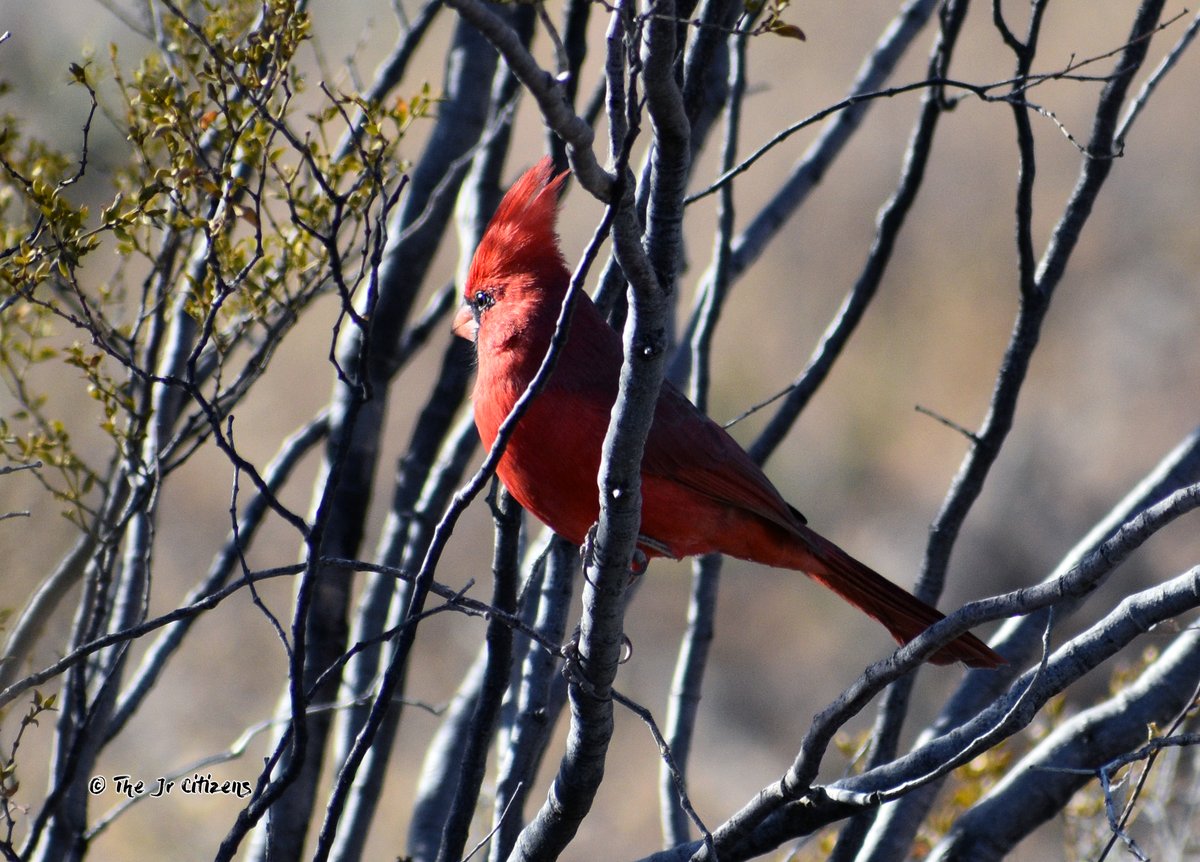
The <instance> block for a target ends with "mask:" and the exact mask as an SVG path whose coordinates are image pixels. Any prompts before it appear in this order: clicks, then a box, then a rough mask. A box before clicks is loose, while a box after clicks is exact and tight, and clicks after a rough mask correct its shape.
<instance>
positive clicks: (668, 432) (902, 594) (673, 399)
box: [454, 158, 1004, 667]
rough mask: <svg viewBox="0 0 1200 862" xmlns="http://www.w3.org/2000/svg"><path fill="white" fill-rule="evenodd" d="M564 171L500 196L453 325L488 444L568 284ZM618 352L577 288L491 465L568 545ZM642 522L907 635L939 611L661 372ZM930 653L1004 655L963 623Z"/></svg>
mask: <svg viewBox="0 0 1200 862" xmlns="http://www.w3.org/2000/svg"><path fill="white" fill-rule="evenodd" d="M565 177H566V174H560V175H559V176H558V177H555V176H554V168H553V164H552V163H551V161H550V160H549V159H548V158H547V159H543V160H542V161H541V162H540V163H539V164H538V165H536V166H535V167H533V168H531V169H530V170H529V171H528V172H526V174H525V175H524V176H523V177H521V179H520V180H518V181H517V183H516V184H515V185H514V186H513V187H512V188H511V189H510V190H509V192H508V194H506V195H505V196H504V200H503V201H501V203H500V206H499V208H498V209H497V210H496V214H495V216H493V217H492V221H491V223H490V224H489V225H488V228H487V231H486V232H485V233H484V235H483V239H482V240H481V241H480V243H479V248H478V249H477V250H476V252H475V258H474V260H473V261H472V262H471V269H470V271H469V273H468V275H467V283H466V289H465V291H464V295H465V300H466V304H465V305H464V307H463V308H462V309H461V310H460V311H459V313H458V316H457V317H455V319H454V331H455V332H456V333H457V334H459V335H461V336H463V337H464V338H472V337H473V338H474V339H475V344H476V352H477V353H478V356H479V376H478V379H477V380H476V382H475V394H474V401H475V424H476V425H477V426H478V428H479V436H480V437H481V438H482V439H483V444H484V445H485V446H489V447H490V446H491V445H492V443H493V442H494V441H495V439H496V432H497V429H498V428H499V427H500V423H501V422H503V421H504V419H505V417H506V416H508V414H509V411H510V410H512V407H513V404H514V403H515V402H516V401H517V399H518V398H520V397H521V394H522V393H523V392H524V391H525V388H526V386H528V385H529V381H530V380H531V379H532V378H533V376H534V374H535V373H536V372H537V369H538V366H539V365H540V364H541V361H542V357H543V356H545V354H546V350H547V348H548V346H549V344H550V338H551V336H552V334H553V332H554V328H555V322H556V320H557V318H558V314H559V310H560V308H561V306H562V301H563V297H564V295H565V294H566V291H567V286H568V284H569V281H570V273H569V271H568V270H567V267H566V264H565V262H564V261H563V257H562V253H561V252H560V251H559V248H558V237H557V235H556V234H555V221H556V218H557V212H558V191H559V189H560V187H561V186H562V183H563V180H564V178H565ZM621 360H622V354H621V338H620V336H619V335H618V334H617V333H616V331H615V330H613V329H612V327H610V326H609V325H608V323H607V322H606V321H605V320H604V318H603V317H602V316H601V314H600V312H599V311H598V310H597V309H596V307H595V306H594V305H593V304H592V302H591V300H590V299H589V298H588V297H587V295H586V294H583V295H580V296H579V297H578V298H577V299H576V300H575V307H574V315H573V317H572V320H571V329H570V334H569V336H568V339H567V342H566V344H565V345H564V349H563V350H562V352H561V353H560V354H559V357H558V364H557V366H556V367H555V369H554V373H553V374H552V375H551V376H550V379H549V381H548V382H547V385H546V387H545V389H543V390H542V392H541V393H540V394H539V395H538V397H537V398H535V399H534V400H533V402H532V403H531V404H530V406H529V409H528V411H527V412H526V413H525V414H524V416H522V418H521V420H520V421H519V422H518V423H517V427H516V430H515V432H514V433H513V435H512V437H511V438H510V439H509V441H508V446H507V448H506V449H505V451H504V456H503V457H502V458H501V459H500V464H499V466H498V467H497V470H496V472H497V473H498V474H499V476H500V479H501V480H502V481H503V482H504V484H505V485H506V486H507V487H508V490H509V491H510V492H512V495H513V496H514V497H515V498H516V499H517V500H518V501H519V502H520V503H521V505H522V506H524V507H525V508H526V509H528V510H529V511H530V512H532V513H533V514H534V515H536V516H537V517H538V518H539V519H540V520H541V521H543V522H544V523H546V524H547V525H549V527H550V528H551V529H552V530H554V532H556V533H558V534H559V535H560V536H563V537H564V538H566V539H568V540H570V541H572V542H575V543H576V544H579V543H582V542H583V540H584V537H585V536H586V535H587V532H588V530H589V529H590V528H591V526H592V525H593V524H595V523H596V521H597V519H598V517H599V492H598V491H597V474H598V473H599V471H600V450H601V446H602V444H603V441H604V435H605V432H606V430H607V428H608V422H609V414H610V411H611V409H612V405H613V402H614V401H615V400H616V397H617V381H618V376H619V373H620V368H621ZM640 533H641V535H642V536H643V537H644V539H645V541H644V542H643V543H642V544H641V545H640V547H641V549H642V551H643V552H644V553H645V554H646V555H647V557H654V556H669V557H672V558H675V559H678V558H680V557H687V556H691V555H693V554H707V553H711V552H713V551H716V552H719V553H722V554H728V555H729V556H731V557H738V558H740V559H743V560H752V561H754V562H756V563H764V564H766V565H768V566H775V567H777V568H782V569H795V570H797V571H801V572H804V573H805V574H807V575H808V576H809V577H811V578H813V579H815V580H816V581H819V582H820V583H822V584H824V585H825V586H827V587H829V588H830V589H831V590H833V591H834V592H835V593H837V594H838V595H839V596H841V597H842V598H844V599H845V600H846V601H848V602H850V604H852V605H854V606H855V607H856V608H859V609H860V610H862V611H863V612H864V613H866V614H867V615H869V616H871V617H874V618H875V619H877V620H879V622H881V623H883V625H884V626H886V627H887V629H888V631H889V632H891V633H892V636H893V637H895V638H896V639H897V640H898V641H899V642H901V643H904V642H907V641H909V640H911V639H912V638H915V637H916V636H917V635H919V634H920V633H921V632H923V631H924V630H925V629H926V628H928V627H929V626H931V625H933V624H934V623H935V622H937V621H938V620H940V619H942V615H941V614H940V613H938V612H937V611H936V610H934V609H933V608H931V607H929V606H928V605H926V604H925V603H924V602H922V601H920V600H919V599H917V598H915V597H914V596H912V595H910V594H909V593H907V592H906V591H904V590H902V589H901V588H900V587H898V586H896V585H895V584H893V583H892V582H891V581H888V580H886V579H885V578H883V577H882V576H881V575H879V574H876V573H875V572H874V571H872V570H871V569H869V568H867V567H866V566H864V565H863V564H862V563H860V562H858V560H855V559H854V558H853V557H851V556H850V555H849V554H847V553H846V552H845V551H843V550H842V549H841V548H839V547H838V546H837V545H835V544H833V543H832V542H830V541H829V540H828V539H825V538H823V537H822V536H820V535H818V534H817V533H816V532H814V531H813V530H811V529H809V528H808V527H806V526H805V521H804V517H803V516H802V515H801V514H800V513H799V512H798V511H796V510H795V509H794V508H792V507H791V506H790V505H788V504H787V502H785V501H784V499H783V498H782V497H781V496H780V495H779V492H778V491H777V490H775V486H774V485H772V484H771V482H770V480H769V479H767V477H766V476H765V475H764V474H763V472H762V470H760V469H759V468H758V465H757V464H755V463H754V461H752V460H751V459H750V456H749V455H747V454H746V452H745V451H744V450H743V449H742V447H741V446H739V445H738V444H737V442H736V441H734V439H733V438H732V437H730V436H729V435H728V434H727V433H726V432H725V430H724V429H723V428H721V427H720V426H719V425H717V424H716V423H715V422H713V421H712V420H711V419H709V418H708V417H707V416H705V415H704V414H703V413H701V412H700V411H699V410H698V409H697V408H696V407H695V405H693V404H692V403H691V402H690V401H688V399H687V398H686V397H684V395H683V394H682V393H680V392H679V390H678V389H676V388H675V387H674V386H672V385H671V384H670V383H663V386H662V392H661V394H660V395H659V397H658V406H657V407H656V408H655V412H654V423H653V425H652V426H651V428H650V435H649V437H648V438H647V440H646V449H645V455H644V457H643V460H642V524H641V530H640ZM930 661H932V662H934V663H936V664H952V663H954V662H964V663H966V664H968V665H970V666H971V667H995V666H997V665H1000V664H1003V663H1004V659H1003V658H1001V657H1000V656H999V655H998V654H996V653H995V652H993V651H992V650H990V649H989V648H988V647H987V646H986V645H985V644H984V643H983V642H982V641H980V640H979V639H978V638H976V637H974V636H973V635H970V634H964V635H962V636H961V637H959V638H957V639H956V640H954V641H952V642H951V643H949V644H948V645H946V646H945V647H943V648H942V649H940V650H939V651H938V652H936V653H935V654H934V655H933V657H932V658H931V659H930Z"/></svg>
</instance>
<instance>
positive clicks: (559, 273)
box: [454, 157, 570, 345]
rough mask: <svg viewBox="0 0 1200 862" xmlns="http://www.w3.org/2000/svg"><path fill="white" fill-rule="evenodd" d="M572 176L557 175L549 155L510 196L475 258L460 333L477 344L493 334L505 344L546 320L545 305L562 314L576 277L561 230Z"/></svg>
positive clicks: (457, 327)
mask: <svg viewBox="0 0 1200 862" xmlns="http://www.w3.org/2000/svg"><path fill="white" fill-rule="evenodd" d="M566 178H567V175H566V173H562V174H559V175H558V176H555V175H554V163H553V161H551V159H550V158H549V157H546V158H544V159H542V160H541V161H540V162H538V163H537V164H536V165H534V166H533V167H532V168H530V169H529V170H528V171H526V172H525V174H524V175H523V176H522V177H521V178H520V179H519V180H517V181H516V183H514V184H513V187H512V188H510V189H509V190H508V193H507V194H505V195H504V199H503V200H502V201H500V206H498V207H497V208H496V214H495V215H494V216H492V220H491V221H490V222H489V223H488V226H487V230H486V231H484V233H483V239H481V240H480V241H479V248H477V249H476V250H475V257H474V258H473V259H472V260H471V268H470V269H469V270H468V272H467V281H466V285H465V287H464V289H463V307H462V308H461V309H459V312H458V314H457V315H456V316H455V318H454V332H455V333H456V334H458V335H461V336H462V337H463V338H469V339H475V340H476V341H477V342H478V341H479V339H480V338H483V337H485V336H488V337H489V340H494V341H495V343H496V344H497V345H499V344H500V343H501V342H507V341H508V340H510V339H511V338H512V337H513V336H515V335H518V334H519V332H518V331H517V330H519V329H520V328H521V327H522V326H525V325H530V324H531V323H532V322H533V321H534V320H535V319H537V318H540V317H541V312H542V309H548V310H550V311H551V313H556V312H557V308H558V305H559V303H560V302H561V301H562V297H563V293H564V292H565V291H566V288H567V283H568V281H569V280H570V272H569V271H568V270H567V266H566V263H565V262H564V261H563V256H562V252H561V251H559V248H558V236H557V235H556V234H555V222H556V221H557V218H558V192H559V189H561V188H562V184H563V182H564V181H565V180H566ZM501 321H504V324H503V326H501V325H500V322H501ZM489 330H491V331H490V333H489Z"/></svg>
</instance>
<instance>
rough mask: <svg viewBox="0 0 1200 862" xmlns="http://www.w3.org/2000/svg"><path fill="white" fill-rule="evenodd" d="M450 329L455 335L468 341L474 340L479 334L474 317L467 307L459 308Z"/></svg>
mask: <svg viewBox="0 0 1200 862" xmlns="http://www.w3.org/2000/svg"><path fill="white" fill-rule="evenodd" d="M450 328H451V329H452V330H454V334H455V335H458V336H460V337H462V338H465V339H467V340H468V341H474V340H475V336H476V335H477V334H478V333H479V324H478V323H476V322H475V315H473V314H471V307H470V306H469V305H463V306H461V307H459V309H458V314H456V315H454V323H453V325H452V326H451V327H450Z"/></svg>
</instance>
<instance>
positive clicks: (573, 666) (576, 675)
mask: <svg viewBox="0 0 1200 862" xmlns="http://www.w3.org/2000/svg"><path fill="white" fill-rule="evenodd" d="M579 637H580V631H579V626H575V631H574V632H572V634H571V637H570V638H568V639H567V640H566V642H564V643H563V645H562V646H561V647H559V649H558V652H559V655H561V656H562V658H563V666H562V675H563V676H564V677H566V680H567V682H568V683H569V684H570V685H576V686H579V687H580V688H581V689H583V690H584V691H585V692H587V693H588V694H591V695H595V693H596V687H595V686H594V685H592V683H591V681H589V680H588V678H587V675H586V674H585V673H584V672H583V654H582V653H581V652H580V651H579ZM631 658H633V641H631V640H630V639H629V635H626V634H622V635H621V655H620V657H619V658H618V659H617V664H625V662H627V661H629V660H630V659H631Z"/></svg>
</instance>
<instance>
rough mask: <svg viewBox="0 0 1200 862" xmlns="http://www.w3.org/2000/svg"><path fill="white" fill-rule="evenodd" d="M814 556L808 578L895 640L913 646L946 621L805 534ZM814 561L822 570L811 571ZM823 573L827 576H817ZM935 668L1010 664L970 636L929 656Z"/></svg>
mask: <svg viewBox="0 0 1200 862" xmlns="http://www.w3.org/2000/svg"><path fill="white" fill-rule="evenodd" d="M802 530H803V538H804V539H805V540H806V542H805V543H806V544H807V545H808V546H809V549H810V551H811V556H810V557H809V558H808V560H807V561H806V562H807V563H808V564H807V565H805V566H803V567H801V568H802V570H803V571H804V572H805V574H807V575H808V576H809V577H811V578H813V579H814V580H816V581H818V582H820V583H822V584H824V585H825V586H827V587H828V588H829V589H831V590H833V591H834V592H835V593H837V594H838V595H839V596H841V597H842V598H843V599H845V600H846V601H848V602H849V603H850V604H852V605H854V606H855V607H856V608H858V609H859V610H861V611H862V612H863V613H865V614H867V615H868V616H870V617H872V618H874V619H876V620H878V621H879V622H881V623H883V625H884V626H885V627H886V628H887V630H888V631H889V632H891V634H892V637H894V638H895V639H896V640H897V641H899V642H900V643H908V641H910V640H912V639H913V638H915V637H916V636H917V635H919V634H921V632H923V631H925V629H927V628H929V627H930V626H931V625H933V624H934V623H936V622H938V621H939V620H941V619H944V618H945V617H944V616H943V614H941V613H940V612H939V611H937V610H936V609H934V608H931V607H930V606H929V605H927V604H925V603H924V602H923V601H921V600H920V599H918V598H917V597H916V596H914V595H912V594H911V593H909V592H908V591H907V590H904V589H903V588H901V587H898V586H896V585H895V584H893V583H892V582H891V581H889V580H888V579H887V578H885V577H883V576H882V575H880V574H879V573H878V572H876V571H874V570H873V569H871V568H868V567H867V566H865V565H863V564H862V563H860V562H859V561H858V560H856V559H854V558H853V557H852V556H850V555H849V554H847V553H846V552H845V551H843V550H842V549H841V548H839V547H838V546H837V545H835V544H833V542H830V541H828V540H827V539H825V538H824V537H822V536H820V535H818V534H817V533H815V532H813V531H811V530H809V529H807V528H802ZM813 559H815V560H816V562H817V563H818V564H819V565H817V566H814V565H812V560H813ZM821 566H823V567H824V571H813V569H819V568H820V567H821ZM929 661H931V662H932V663H934V664H954V663H956V662H962V663H963V664H965V665H967V666H968V667H998V666H999V665H1002V664H1007V663H1008V662H1006V661H1005V660H1004V658H1003V657H1002V656H1001V655H1000V654H999V653H997V652H995V651H994V650H992V649H991V648H990V647H988V645H987V644H985V643H984V642H983V641H981V640H980V639H979V638H977V637H975V636H974V635H973V634H970V633H967V634H963V635H960V636H959V637H957V638H955V639H954V640H952V641H951V642H950V643H948V644H946V645H945V646H944V647H942V648H941V649H939V650H938V651H937V652H935V653H934V654H933V655H932V656H930V658H929Z"/></svg>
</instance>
